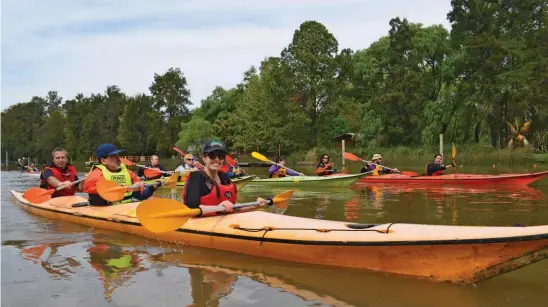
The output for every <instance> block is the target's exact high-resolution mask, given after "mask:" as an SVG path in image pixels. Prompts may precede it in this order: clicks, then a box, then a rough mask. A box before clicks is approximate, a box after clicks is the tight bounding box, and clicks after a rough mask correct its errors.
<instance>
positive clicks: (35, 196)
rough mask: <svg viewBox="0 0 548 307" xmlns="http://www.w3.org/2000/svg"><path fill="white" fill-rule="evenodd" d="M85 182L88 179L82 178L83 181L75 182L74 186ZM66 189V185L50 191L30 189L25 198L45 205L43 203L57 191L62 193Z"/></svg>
mask: <svg viewBox="0 0 548 307" xmlns="http://www.w3.org/2000/svg"><path fill="white" fill-rule="evenodd" d="M84 180H86V178H82V179H79V180H76V181H73V182H72V184H73V185H75V184H77V183H80V182H82V181H84ZM65 188H67V186H66V185H61V186H58V187H57V188H55V189H50V190H46V189H42V188H31V189H28V190H27V191H25V193H23V198H24V199H26V200H28V201H30V202H31V203H34V204H40V203H43V202H46V201H48V200H50V199H51V195H53V193H55V192H57V191H61V190H63V189H65Z"/></svg>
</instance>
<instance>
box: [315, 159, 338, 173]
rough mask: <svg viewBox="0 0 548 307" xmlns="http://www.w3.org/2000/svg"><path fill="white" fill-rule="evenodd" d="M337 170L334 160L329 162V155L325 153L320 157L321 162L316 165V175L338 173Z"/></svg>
mask: <svg viewBox="0 0 548 307" xmlns="http://www.w3.org/2000/svg"><path fill="white" fill-rule="evenodd" d="M336 172H337V170H336V169H333V162H331V163H330V162H329V155H328V154H323V155H322V157H321V158H320V162H319V163H318V165H316V175H318V176H326V175H331V174H334V173H336Z"/></svg>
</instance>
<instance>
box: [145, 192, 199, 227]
mask: <svg viewBox="0 0 548 307" xmlns="http://www.w3.org/2000/svg"><path fill="white" fill-rule="evenodd" d="M136 213H137V218H139V221H140V222H141V224H142V225H143V227H145V228H146V229H148V230H149V231H152V232H155V233H159V232H168V231H173V230H176V229H178V228H180V227H181V226H183V225H184V224H185V223H186V221H188V219H189V218H191V217H194V216H198V215H200V213H201V211H200V209H189V208H188V207H187V206H185V205H184V204H182V203H180V202H179V201H177V200H175V199H167V198H152V199H147V200H145V201H143V202H142V203H141V204H139V206H138V207H137V210H136Z"/></svg>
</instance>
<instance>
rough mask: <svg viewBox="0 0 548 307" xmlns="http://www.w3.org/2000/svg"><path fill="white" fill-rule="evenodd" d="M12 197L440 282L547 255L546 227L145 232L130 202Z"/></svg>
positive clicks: (191, 225) (255, 214) (106, 224)
mask: <svg viewBox="0 0 548 307" xmlns="http://www.w3.org/2000/svg"><path fill="white" fill-rule="evenodd" d="M11 195H12V197H13V199H14V201H15V202H16V203H17V204H18V205H20V206H22V208H23V209H25V210H26V211H28V212H31V213H34V214H37V215H40V216H43V217H46V218H52V219H60V220H65V221H69V222H73V223H78V224H83V225H88V226H91V227H94V228H102V229H109V230H113V231H120V232H126V233H131V234H134V235H139V236H144V237H148V238H153V239H155V240H156V239H157V240H162V241H167V242H174V243H177V244H182V245H189V246H197V247H205V248H213V249H218V250H225V251H230V252H235V253H242V254H247V255H252V256H259V257H267V258H274V259H280V260H285V261H293V262H299V263H306V264H313V265H325V266H333V267H340V268H349V269H358V270H371V271H378V272H386V273H391V274H398V275H407V276H413V277H418V278H425V279H429V280H433V281H439V282H441V281H448V282H452V283H463V284H467V283H474V282H478V281H481V280H484V279H487V278H490V277H493V276H496V275H499V274H502V273H504V272H507V271H511V270H514V269H516V268H519V267H522V266H524V265H527V264H530V263H533V262H536V261H538V260H541V259H545V258H547V257H548V225H543V226H529V227H477V226H438V225H420V224H405V223H386V224H375V225H366V224H349V223H345V222H336V221H325V220H317V219H309V218H301V217H293V216H286V215H279V214H273V213H267V212H263V211H252V212H243V213H233V214H226V215H216V216H211V217H202V218H191V219H190V220H188V222H187V223H186V224H184V225H182V226H181V227H180V228H179V229H177V230H176V231H170V232H165V233H152V232H150V231H148V230H147V229H145V228H144V227H143V226H142V225H141V224H140V222H139V219H138V218H137V217H136V214H135V212H136V209H137V206H138V205H139V203H137V202H136V203H129V204H120V205H115V206H109V207H90V206H85V204H86V202H87V199H86V198H83V197H81V196H77V195H76V196H65V197H58V198H52V199H51V200H48V201H47V202H45V203H41V204H33V203H29V202H27V201H26V200H25V199H24V198H23V197H22V193H19V192H15V191H11ZM73 205H76V207H73ZM82 205H84V206H82Z"/></svg>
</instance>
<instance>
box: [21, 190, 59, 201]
mask: <svg viewBox="0 0 548 307" xmlns="http://www.w3.org/2000/svg"><path fill="white" fill-rule="evenodd" d="M53 193H55V189H51V190H46V189H41V188H31V189H28V190H27V191H25V193H23V198H24V199H26V200H28V201H29V202H31V203H34V204H40V203H43V202H46V201H48V200H50V199H51V195H52V194H53Z"/></svg>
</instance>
